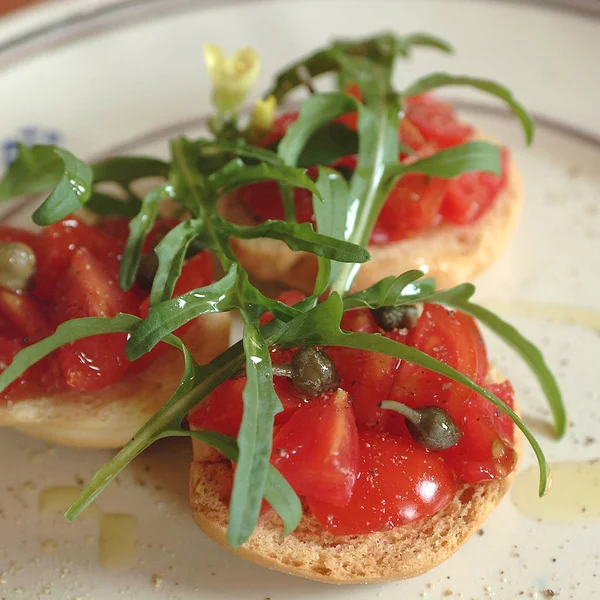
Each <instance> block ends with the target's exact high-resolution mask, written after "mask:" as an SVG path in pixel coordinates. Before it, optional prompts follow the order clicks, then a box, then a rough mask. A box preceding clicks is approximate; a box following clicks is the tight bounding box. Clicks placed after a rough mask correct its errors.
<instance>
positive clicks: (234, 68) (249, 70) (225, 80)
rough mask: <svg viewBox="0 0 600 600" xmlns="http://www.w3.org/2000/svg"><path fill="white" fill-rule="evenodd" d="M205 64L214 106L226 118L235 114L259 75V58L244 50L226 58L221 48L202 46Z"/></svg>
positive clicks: (249, 49)
mask: <svg viewBox="0 0 600 600" xmlns="http://www.w3.org/2000/svg"><path fill="white" fill-rule="evenodd" d="M204 61H205V62H206V67H207V69H208V74H209V76H210V79H211V81H212V84H213V103H214V105H215V107H216V108H217V110H218V111H220V112H221V113H223V114H225V115H229V114H231V113H235V112H236V111H237V109H238V108H239V107H240V105H241V104H242V102H243V101H244V99H245V98H246V96H247V95H248V92H250V90H251V89H252V86H253V85H254V82H255V81H256V78H257V77H258V74H259V72H260V58H259V56H258V54H256V52H255V51H254V50H253V49H252V48H244V49H242V50H238V51H237V52H234V53H233V55H232V56H231V57H229V58H225V54H224V53H223V50H222V48H220V47H219V46H216V45H215V44H204Z"/></svg>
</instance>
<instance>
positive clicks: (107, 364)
mask: <svg viewBox="0 0 600 600" xmlns="http://www.w3.org/2000/svg"><path fill="white" fill-rule="evenodd" d="M117 268H118V266H115V267H113V268H112V269H111V268H110V267H109V266H107V265H106V264H105V263H103V262H102V261H101V260H100V259H98V258H97V257H96V256H95V255H94V254H92V252H90V251H89V250H88V249H86V248H83V247H82V248H78V249H77V250H75V251H74V252H73V257H72V260H71V266H70V267H69V269H68V270H67V272H66V273H65V274H64V275H63V277H62V278H61V281H60V282H59V284H58V285H57V286H56V295H55V298H54V303H55V306H56V308H55V318H56V321H57V323H60V322H62V321H66V320H68V319H74V318H79V317H114V316H115V315H116V314H117V313H119V312H124V313H131V314H136V313H137V298H136V297H135V294H133V292H124V291H123V290H121V289H120V288H119V284H118V273H117ZM126 341H127V335H126V334H117V333H114V334H112V333H111V334H106V335H100V336H92V337H89V338H84V339H81V340H78V341H76V342H73V343H71V344H69V345H67V346H64V347H63V348H61V349H60V350H59V360H60V364H61V368H62V371H63V373H64V375H65V379H66V381H67V385H68V386H69V387H72V388H74V389H77V390H81V391H91V390H99V389H102V388H104V387H106V386H107V385H110V384H111V383H114V382H115V381H117V380H119V379H120V378H121V377H122V376H123V374H124V373H125V371H126V370H127V368H128V366H129V362H128V361H127V359H126V358H125V342H126Z"/></svg>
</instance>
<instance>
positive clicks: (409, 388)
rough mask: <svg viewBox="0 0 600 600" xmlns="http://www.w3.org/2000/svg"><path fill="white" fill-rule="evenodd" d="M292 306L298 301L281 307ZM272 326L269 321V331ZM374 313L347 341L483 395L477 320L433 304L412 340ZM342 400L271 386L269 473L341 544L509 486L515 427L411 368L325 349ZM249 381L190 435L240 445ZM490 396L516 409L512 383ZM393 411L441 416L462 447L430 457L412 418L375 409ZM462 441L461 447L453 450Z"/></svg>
mask: <svg viewBox="0 0 600 600" xmlns="http://www.w3.org/2000/svg"><path fill="white" fill-rule="evenodd" d="M279 299H280V300H281V301H283V302H286V303H288V304H295V303H296V302H298V301H300V300H301V299H302V295H301V294H299V293H298V292H285V293H284V295H282V296H280V298H279ZM266 320H267V319H265V321H266ZM378 323H381V320H380V319H376V317H375V316H374V312H372V311H370V310H368V309H359V310H354V311H350V312H348V313H346V314H345V315H344V318H343V320H342V328H343V329H345V330H347V331H357V332H367V333H380V334H382V335H384V336H386V337H389V338H391V339H394V340H396V341H400V342H402V343H404V344H407V345H409V346H412V347H414V348H417V349H419V350H421V351H422V352H425V353H426V354H429V355H430V356H433V357H435V358H437V359H439V360H442V361H444V362H445V363H447V364H448V365H450V366H452V367H454V368H455V369H457V370H458V371H460V372H462V373H464V374H465V375H467V376H468V377H470V378H471V379H473V380H474V381H476V382H478V383H480V384H482V385H484V384H485V382H486V376H487V372H488V361H487V355H486V350H485V345H484V343H483V340H482V337H481V334H480V332H479V329H478V328H477V325H476V324H475V322H474V320H473V319H472V318H471V317H469V316H468V315H465V314H463V313H461V312H458V311H452V310H448V309H446V308H444V307H442V306H440V305H437V304H425V305H424V306H423V311H422V313H420V316H419V312H418V310H416V309H415V310H414V320H413V321H412V322H411V323H410V325H407V327H410V328H408V329H407V328H404V329H393V330H387V329H389V328H387V329H386V330H384V329H381V328H380V327H379V325H378ZM321 351H323V352H325V354H326V355H327V357H329V359H331V361H332V362H333V364H334V366H335V370H336V372H337V381H338V387H337V389H334V390H330V391H326V392H324V393H322V394H321V395H319V396H317V397H309V396H307V395H306V394H301V393H299V392H298V390H297V389H296V387H295V385H294V380H293V376H292V377H291V378H288V377H283V376H275V377H274V381H275V389H276V392H277V394H278V396H279V398H280V399H281V402H282V405H283V411H282V412H280V413H279V414H278V415H276V418H275V425H276V426H275V432H274V437H273V450H272V456H271V463H272V464H273V465H274V466H275V467H276V468H277V469H278V470H279V471H280V473H281V474H282V475H283V476H284V477H285V478H286V479H287V481H288V482H289V484H290V485H291V486H292V487H293V489H294V490H295V491H296V493H297V494H298V495H300V496H302V497H304V498H305V500H306V503H307V505H308V507H309V509H310V511H311V513H312V514H313V515H314V517H315V518H316V519H317V520H318V521H319V523H320V524H321V525H322V526H323V528H324V529H325V530H327V531H329V532H331V533H332V534H334V535H353V534H363V533H372V532H376V531H385V530H388V529H390V528H393V527H397V526H400V525H404V524H406V523H410V522H413V521H417V520H419V519H421V518H423V517H425V516H428V515H432V514H435V513H437V512H438V511H439V510H441V509H442V508H443V507H444V506H445V505H446V504H447V503H448V502H449V501H450V500H451V499H452V498H453V497H454V495H455V494H456V491H457V488H458V485H459V484H460V482H467V483H476V482H482V481H487V480H492V479H502V478H504V477H506V475H508V473H510V472H511V470H512V469H513V468H514V466H515V463H516V458H517V454H516V452H515V449H514V446H513V439H514V425H513V422H512V421H511V420H510V419H509V418H508V417H506V416H505V415H504V413H501V412H500V411H499V410H497V409H496V407H495V406H494V405H493V404H492V403H490V402H489V401H488V400H486V399H484V398H482V397H481V396H479V395H478V394H476V393H475V392H472V391H471V390H469V389H468V388H466V387H464V386H463V385H461V384H458V383H456V382H454V381H452V380H449V379H447V378H445V377H443V376H441V375H438V374H437V373H434V372H432V371H429V370H427V369H423V368H421V367H418V366H415V365H412V364H410V363H408V362H405V361H399V360H397V359H395V358H390V357H387V356H383V355H380V354H377V353H374V352H367V351H364V350H356V349H352V348H340V347H326V348H322V349H321ZM295 353H296V349H291V350H280V349H277V348H274V349H273V350H272V358H273V363H274V364H282V363H287V364H290V363H291V361H292V359H293V357H294V355H295ZM245 383H246V379H245V377H239V378H237V379H232V380H228V381H226V382H224V383H223V384H221V385H220V386H219V387H218V388H217V389H216V390H215V391H214V392H213V393H212V394H210V395H209V396H208V398H206V399H205V400H204V401H203V402H202V403H201V404H200V405H199V406H198V407H196V408H195V409H194V410H193V411H192V412H191V414H190V415H189V422H190V425H191V426H192V427H193V428H194V429H207V430H212V431H218V432H220V433H224V434H227V435H230V436H233V437H235V436H236V435H237V433H238V431H239V428H240V424H241V420H242V412H243V402H242V391H243V388H244V385H245ZM489 389H490V390H491V391H492V392H493V393H495V394H496V395H498V396H499V397H500V398H501V399H502V400H503V401H504V402H505V403H506V404H508V405H509V406H511V407H512V406H513V402H514V400H513V390H512V387H511V385H510V383H509V382H508V381H505V382H502V383H497V384H493V385H491V386H490V387H489ZM384 400H393V401H394V400H395V401H397V402H401V403H402V404H404V405H405V406H408V407H410V408H413V409H420V410H423V409H425V410H426V409H428V408H430V407H436V409H442V411H444V412H445V413H446V414H447V416H448V417H449V418H450V419H451V420H452V422H453V423H454V425H455V426H456V427H457V429H458V431H459V438H458V443H455V445H453V446H451V447H449V448H446V449H442V450H431V449H430V448H428V447H425V446H424V445H422V444H421V443H419V442H418V441H417V438H415V437H413V435H412V434H411V432H410V430H409V428H408V427H407V424H406V421H405V418H404V417H403V416H400V415H399V414H398V413H396V412H394V411H392V410H386V409H383V408H381V407H380V402H382V401H384ZM455 441H456V440H455Z"/></svg>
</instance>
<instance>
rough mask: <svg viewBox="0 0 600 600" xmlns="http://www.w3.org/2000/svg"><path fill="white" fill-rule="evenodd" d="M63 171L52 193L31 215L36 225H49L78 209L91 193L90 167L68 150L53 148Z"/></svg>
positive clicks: (91, 175)
mask: <svg viewBox="0 0 600 600" xmlns="http://www.w3.org/2000/svg"><path fill="white" fill-rule="evenodd" d="M54 153H55V154H56V155H57V156H58V157H59V158H60V159H61V160H62V162H63V171H62V174H61V176H60V179H59V180H58V183H57V184H56V187H55V188H54V190H53V191H52V193H51V194H50V195H49V196H48V198H46V200H44V202H43V203H42V204H41V205H40V206H39V207H38V208H37V209H36V210H35V212H34V213H33V215H32V217H31V218H32V219H33V222H34V223H35V224H36V225H50V224H51V223H55V222H56V221H60V220H61V219H63V218H64V217H67V216H68V215H70V214H71V213H72V212H74V211H76V210H79V209H80V208H81V207H82V206H83V205H84V204H85V203H86V202H87V201H88V199H89V197H90V195H91V193H92V177H93V174H92V169H91V168H90V167H89V166H88V165H86V164H85V163H84V162H82V161H80V160H79V159H78V158H77V157H76V156H74V155H73V154H71V153H70V152H69V151H68V150H63V149H62V148H54Z"/></svg>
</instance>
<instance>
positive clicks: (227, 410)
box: [188, 377, 304, 438]
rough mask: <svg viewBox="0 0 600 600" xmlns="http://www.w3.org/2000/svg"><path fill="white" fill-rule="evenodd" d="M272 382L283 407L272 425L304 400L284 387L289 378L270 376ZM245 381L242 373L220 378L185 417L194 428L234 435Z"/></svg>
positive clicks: (242, 406)
mask: <svg viewBox="0 0 600 600" xmlns="http://www.w3.org/2000/svg"><path fill="white" fill-rule="evenodd" d="M274 384H275V391H276V392H277V395H278V396H279V399H280V400H281V404H282V405H283V411H282V412H280V413H278V414H277V415H275V425H281V424H283V423H285V422H286V421H288V420H289V419H290V417H291V416H292V415H293V414H294V412H295V411H296V409H297V408H298V407H299V406H301V405H302V404H303V403H304V402H303V400H302V399H301V398H298V397H297V396H295V395H294V394H293V393H292V392H291V390H290V389H289V388H288V387H287V385H288V384H289V380H288V379H286V378H285V377H274ZM245 385H246V378H245V377H238V378H236V379H228V380H227V381H224V382H223V383H222V384H221V385H220V386H219V387H218V388H217V389H216V390H214V391H213V392H211V394H209V396H208V397H207V398H206V399H205V400H204V401H203V402H201V403H200V404H199V405H198V406H197V407H196V408H194V409H193V410H192V411H191V412H190V414H189V417H188V420H189V423H190V425H191V426H192V427H193V428H194V429H208V430H209V431H218V432H219V433H223V434H225V435H229V436H231V437H234V438H235V437H237V434H238V432H239V430H240V425H241V424H242V414H243V412H244V401H243V399H242V392H243V391H244V386H245ZM289 385H291V384H289Z"/></svg>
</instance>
